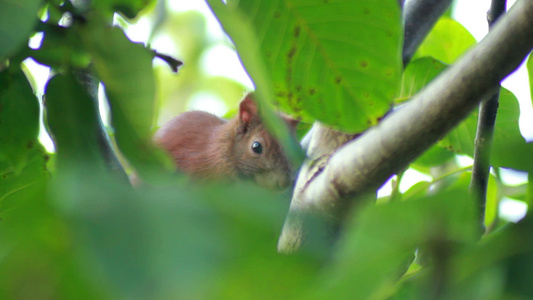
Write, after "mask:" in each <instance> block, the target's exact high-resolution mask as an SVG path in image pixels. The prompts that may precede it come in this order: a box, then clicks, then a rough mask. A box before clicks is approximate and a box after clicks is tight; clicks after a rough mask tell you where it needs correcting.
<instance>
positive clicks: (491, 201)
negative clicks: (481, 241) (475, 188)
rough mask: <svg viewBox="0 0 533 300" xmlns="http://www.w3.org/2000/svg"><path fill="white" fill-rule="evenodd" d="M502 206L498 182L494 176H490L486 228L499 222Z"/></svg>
mask: <svg viewBox="0 0 533 300" xmlns="http://www.w3.org/2000/svg"><path fill="white" fill-rule="evenodd" d="M499 204H500V195H499V191H498V182H497V180H496V178H495V177H494V175H492V174H490V176H489V181H488V183H487V198H486V200H485V227H486V228H489V227H490V226H491V225H493V223H494V222H497V221H498V205H499Z"/></svg>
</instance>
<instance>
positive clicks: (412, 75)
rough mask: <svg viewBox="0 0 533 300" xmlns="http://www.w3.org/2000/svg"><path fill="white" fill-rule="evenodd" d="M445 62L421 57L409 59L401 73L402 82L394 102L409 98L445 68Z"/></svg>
mask: <svg viewBox="0 0 533 300" xmlns="http://www.w3.org/2000/svg"><path fill="white" fill-rule="evenodd" d="M446 67H447V66H446V64H444V63H442V62H440V61H438V60H436V59H434V58H432V57H422V58H419V59H417V60H414V61H411V62H410V63H409V65H407V67H406V68H405V71H404V72H403V75H402V84H401V88H400V92H399V95H398V98H397V99H396V100H395V102H396V103H402V102H404V101H406V100H409V99H411V98H412V97H413V96H414V95H415V94H416V93H418V91H420V90H421V89H422V88H423V87H425V86H426V85H427V84H428V83H429V82H431V81H432V80H433V79H434V78H435V77H437V75H439V74H440V73H441V72H442V71H443V70H444V69H445V68H446Z"/></svg>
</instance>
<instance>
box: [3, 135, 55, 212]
mask: <svg viewBox="0 0 533 300" xmlns="http://www.w3.org/2000/svg"><path fill="white" fill-rule="evenodd" d="M47 159H48V155H47V154H46V153H45V150H44V149H43V147H42V146H41V145H40V144H38V145H36V146H34V147H32V149H31V150H29V151H27V157H26V160H25V162H24V165H23V167H22V169H20V170H17V172H15V171H12V170H7V171H6V170H5V169H4V170H1V171H0V203H3V202H4V201H5V200H6V199H9V198H10V197H12V196H13V194H16V193H18V192H20V191H22V190H24V189H27V188H31V187H32V186H33V185H35V184H37V183H39V182H41V181H44V180H46V179H47V178H48V176H49V173H48V171H47V168H46V161H47ZM1 165H2V164H1V163H0V166H1Z"/></svg>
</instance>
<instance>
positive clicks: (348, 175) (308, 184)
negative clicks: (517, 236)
mask: <svg viewBox="0 0 533 300" xmlns="http://www.w3.org/2000/svg"><path fill="white" fill-rule="evenodd" d="M531 15H533V1H529V0H528V1H523V0H522V1H518V2H517V3H516V4H515V5H514V6H513V8H512V9H511V10H510V11H509V13H508V14H507V15H506V16H504V17H502V18H501V20H500V21H499V22H498V23H497V24H496V25H495V26H494V30H492V31H491V32H490V33H489V34H488V35H487V37H486V38H485V39H484V40H482V41H481V42H480V43H479V44H478V45H477V46H476V47H474V48H473V49H471V50H470V51H469V52H467V53H466V54H465V55H464V56H463V57H462V58H461V59H460V60H459V61H458V62H457V63H456V64H455V65H454V66H452V67H450V68H448V69H447V70H446V71H445V72H443V73H442V74H441V75H440V76H439V77H438V78H436V79H435V80H434V81H433V82H432V83H431V84H429V85H428V86H427V87H426V88H425V89H423V90H422V91H420V92H419V93H418V94H417V95H416V96H415V97H414V98H413V99H412V100H411V101H410V102H409V103H408V104H406V105H405V106H404V107H403V108H402V109H401V110H399V111H396V112H393V113H392V114H390V115H389V116H388V117H387V118H385V119H384V120H383V121H382V122H381V123H380V124H379V125H377V126H375V127H374V128H371V129H369V130H368V131H367V132H365V133H364V134H363V135H362V136H361V137H359V138H358V139H356V140H353V141H351V142H348V143H347V144H346V145H344V146H343V147H341V148H340V149H339V150H338V151H336V152H335V153H334V154H333V155H331V156H330V157H329V159H328V161H327V164H325V165H324V166H323V167H322V168H319V169H313V172H314V173H313V174H312V176H309V175H307V176H299V178H298V181H297V184H296V188H295V191H294V194H293V199H292V202H291V207H290V210H289V215H288V217H287V220H286V221H285V225H284V228H283V231H282V234H281V237H280V240H279V244H278V250H279V251H280V252H285V253H290V252H294V251H296V250H298V249H299V248H300V247H301V245H302V243H303V242H305V239H306V230H308V228H307V227H306V226H307V224H306V223H305V218H302V217H301V216H302V215H307V214H313V213H319V214H321V215H328V216H330V217H332V218H335V219H342V217H343V216H344V214H345V212H346V211H348V210H349V209H350V207H351V206H352V205H353V204H354V202H355V201H350V199H353V197H355V196H360V195H364V194H367V193H373V192H375V190H376V189H378V188H379V187H380V186H381V185H383V183H384V182H385V181H386V180H387V179H388V178H389V177H390V176H391V175H392V174H394V173H395V172H398V171H400V170H402V169H404V168H406V167H407V166H408V165H409V163H410V162H411V161H413V160H414V159H415V158H416V157H418V156H419V155H421V154H422V153H423V152H424V151H425V150H427V149H428V148H429V147H430V146H431V145H432V144H434V143H435V142H437V141H438V140H439V139H440V138H442V137H443V136H444V135H445V134H446V133H447V132H448V131H449V130H451V129H452V128H453V127H454V126H456V125H457V124H459V122H461V121H462V120H463V119H464V118H466V117H467V116H468V114H469V113H470V112H471V111H472V110H473V109H474V107H476V105H477V104H478V102H479V101H480V99H484V98H485V97H486V96H488V95H490V94H492V93H493V92H494V91H495V90H497V89H498V85H499V83H500V81H501V80H502V79H503V78H504V77H505V76H507V75H508V74H509V73H511V72H512V71H513V70H515V69H516V68H517V67H518V66H519V65H520V63H521V62H522V61H523V59H524V58H525V57H526V55H527V54H528V53H529V52H530V50H531V49H532V48H533V38H531V37H533V19H532V18H531V17H530V16H531ZM310 167H311V165H310V164H307V165H306V166H305V167H304V168H308V169H310Z"/></svg>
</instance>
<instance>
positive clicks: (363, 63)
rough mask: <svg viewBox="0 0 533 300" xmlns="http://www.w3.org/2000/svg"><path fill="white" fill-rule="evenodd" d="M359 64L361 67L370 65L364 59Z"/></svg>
mask: <svg viewBox="0 0 533 300" xmlns="http://www.w3.org/2000/svg"><path fill="white" fill-rule="evenodd" d="M359 65H360V66H361V68H366V67H368V62H367V61H366V60H362V61H360V62H359Z"/></svg>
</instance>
